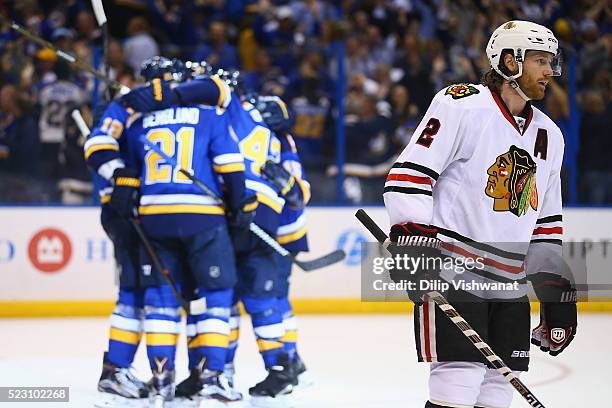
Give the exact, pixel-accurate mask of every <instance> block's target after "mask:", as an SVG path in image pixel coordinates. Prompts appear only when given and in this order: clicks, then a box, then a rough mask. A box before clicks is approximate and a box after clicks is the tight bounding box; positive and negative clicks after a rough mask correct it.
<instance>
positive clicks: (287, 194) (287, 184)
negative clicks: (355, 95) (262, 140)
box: [261, 160, 304, 210]
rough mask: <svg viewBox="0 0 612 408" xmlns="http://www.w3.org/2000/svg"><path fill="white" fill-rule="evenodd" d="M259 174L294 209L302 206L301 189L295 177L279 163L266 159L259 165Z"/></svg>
mask: <svg viewBox="0 0 612 408" xmlns="http://www.w3.org/2000/svg"><path fill="white" fill-rule="evenodd" d="M261 176H262V177H263V178H264V180H266V181H268V182H270V183H271V184H272V185H273V186H274V187H276V188H277V189H278V191H279V192H280V195H281V196H283V198H284V199H285V201H287V203H288V204H289V205H290V206H291V207H292V208H294V209H296V210H299V209H301V208H303V207H304V197H303V195H302V190H301V189H300V186H299V185H298V183H297V181H296V180H295V177H293V176H292V175H291V173H289V172H288V171H287V170H286V169H285V168H284V167H283V166H282V165H281V164H278V163H275V162H273V161H272V160H268V161H267V162H266V163H265V164H264V165H263V166H262V167H261Z"/></svg>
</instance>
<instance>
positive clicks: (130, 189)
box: [109, 167, 140, 218]
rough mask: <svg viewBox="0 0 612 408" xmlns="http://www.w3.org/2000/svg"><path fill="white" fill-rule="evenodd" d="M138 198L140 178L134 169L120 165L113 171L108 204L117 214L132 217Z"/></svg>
mask: <svg viewBox="0 0 612 408" xmlns="http://www.w3.org/2000/svg"><path fill="white" fill-rule="evenodd" d="M139 198H140V178H139V177H138V172H137V171H136V170H134V169H130V168H127V167H121V168H118V169H117V170H115V172H114V173H113V193H112V194H111V198H110V202H109V205H110V206H111V208H112V209H114V210H115V211H116V212H117V214H119V216H121V217H124V218H132V217H134V216H135V215H136V208H137V207H138V201H139Z"/></svg>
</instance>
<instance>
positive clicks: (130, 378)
mask: <svg viewBox="0 0 612 408" xmlns="http://www.w3.org/2000/svg"><path fill="white" fill-rule="evenodd" d="M98 391H99V392H100V393H102V395H101V396H100V399H99V401H97V402H96V403H95V406H96V407H119V406H121V407H124V406H125V407H139V406H141V402H142V401H140V400H139V399H141V398H146V397H147V395H148V394H149V389H148V387H147V385H146V384H145V383H144V382H142V381H140V380H139V379H138V378H136V376H135V375H134V374H132V372H131V371H130V369H129V368H121V367H117V366H116V365H114V364H113V363H111V362H110V361H108V359H107V353H104V362H103V365H102V374H101V375H100V380H99V381H98Z"/></svg>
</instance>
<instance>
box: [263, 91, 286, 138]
mask: <svg viewBox="0 0 612 408" xmlns="http://www.w3.org/2000/svg"><path fill="white" fill-rule="evenodd" d="M255 107H256V108H257V110H258V111H259V112H260V113H261V116H262V118H263V120H264V122H266V125H267V126H268V127H269V128H270V129H272V130H273V131H274V132H276V133H285V132H289V131H290V130H291V126H292V125H293V123H292V122H293V121H292V117H291V115H290V114H289V109H287V105H286V104H285V102H284V101H283V100H282V99H281V98H279V97H278V96H259V97H258V98H257V102H256V103H255Z"/></svg>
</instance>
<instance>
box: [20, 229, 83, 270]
mask: <svg viewBox="0 0 612 408" xmlns="http://www.w3.org/2000/svg"><path fill="white" fill-rule="evenodd" d="M28 256H29V258H30V262H32V265H34V267H35V268H36V269H38V270H40V271H41V272H57V271H59V270H60V269H62V268H63V267H64V266H66V264H67V263H68V261H70V257H71V256H72V245H71V244H70V240H69V239H68V237H67V236H66V234H64V233H63V232H62V231H60V230H57V229H55V228H46V229H43V230H40V231H38V232H37V233H36V234H35V235H34V236H33V237H32V239H31V240H30V245H28Z"/></svg>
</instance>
